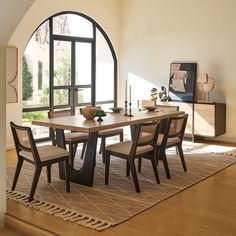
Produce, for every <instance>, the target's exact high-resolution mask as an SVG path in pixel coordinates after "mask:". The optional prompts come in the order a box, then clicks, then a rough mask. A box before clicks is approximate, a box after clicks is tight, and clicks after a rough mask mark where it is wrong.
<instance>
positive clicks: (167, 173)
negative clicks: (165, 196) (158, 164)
mask: <svg viewBox="0 0 236 236" xmlns="http://www.w3.org/2000/svg"><path fill="white" fill-rule="evenodd" d="M160 155H161V159H162V161H163V165H164V167H165V171H166V177H167V178H168V179H170V171H169V166H168V162H167V158H166V153H165V150H164V151H161V152H160Z"/></svg>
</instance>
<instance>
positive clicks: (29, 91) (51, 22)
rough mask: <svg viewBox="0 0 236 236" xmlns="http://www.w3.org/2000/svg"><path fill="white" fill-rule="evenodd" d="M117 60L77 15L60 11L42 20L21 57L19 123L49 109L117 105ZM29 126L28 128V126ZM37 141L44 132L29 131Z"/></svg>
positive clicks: (98, 31) (99, 33)
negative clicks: (21, 93) (21, 115)
mask: <svg viewBox="0 0 236 236" xmlns="http://www.w3.org/2000/svg"><path fill="white" fill-rule="evenodd" d="M116 79H117V59H116V55H115V51H114V49H113V47H112V44H111V42H110V40H109V38H108V36H107V35H106V33H105V32H104V30H103V29H102V28H101V27H100V26H99V25H98V24H97V23H96V22H95V21H94V20H92V19H91V18H89V17H88V16H86V15H83V14H81V13H76V12H62V13H59V14H56V15H54V16H52V17H50V18H48V19H47V20H46V21H44V22H43V23H42V24H41V25H40V26H39V27H38V28H37V29H36V31H35V32H34V33H33V35H32V36H31V38H30V40H29V42H28V44H27V47H26V49H25V52H24V56H23V123H26V122H28V123H29V122H30V121H31V120H36V119H43V118H46V117H47V112H48V111H49V110H53V109H62V108H67V107H72V108H74V109H75V111H76V112H77V113H78V111H79V108H80V107H82V106H85V105H89V104H92V105H100V106H102V108H103V109H105V110H106V109H108V108H109V107H111V106H114V105H116V102H117V91H116V89H117V88H116ZM28 125H29V124H28ZM33 130H34V135H35V136H36V138H39V139H42V138H45V137H48V130H47V129H44V128H37V129H36V128H34V127H33Z"/></svg>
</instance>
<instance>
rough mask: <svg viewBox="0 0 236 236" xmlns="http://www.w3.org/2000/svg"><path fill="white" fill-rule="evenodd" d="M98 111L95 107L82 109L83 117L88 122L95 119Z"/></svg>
mask: <svg viewBox="0 0 236 236" xmlns="http://www.w3.org/2000/svg"><path fill="white" fill-rule="evenodd" d="M97 110H98V108H97V107H94V106H86V107H83V108H82V109H81V111H82V115H83V116H84V117H85V119H87V120H93V119H94V113H95V112H96V111H97Z"/></svg>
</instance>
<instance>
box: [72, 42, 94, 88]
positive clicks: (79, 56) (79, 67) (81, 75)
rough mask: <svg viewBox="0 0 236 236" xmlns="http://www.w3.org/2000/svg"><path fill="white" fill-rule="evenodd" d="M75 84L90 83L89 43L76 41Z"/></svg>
mask: <svg viewBox="0 0 236 236" xmlns="http://www.w3.org/2000/svg"><path fill="white" fill-rule="evenodd" d="M75 61H76V65H75V66H76V68H75V74H76V84H77V85H88V84H91V43H76V51H75Z"/></svg>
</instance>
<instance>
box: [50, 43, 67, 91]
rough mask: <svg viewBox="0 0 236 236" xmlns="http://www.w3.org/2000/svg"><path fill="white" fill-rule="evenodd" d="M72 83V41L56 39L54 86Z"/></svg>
mask: <svg viewBox="0 0 236 236" xmlns="http://www.w3.org/2000/svg"><path fill="white" fill-rule="evenodd" d="M70 84H71V43H70V42H65V41H57V40H55V41H54V86H60V85H70Z"/></svg>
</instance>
